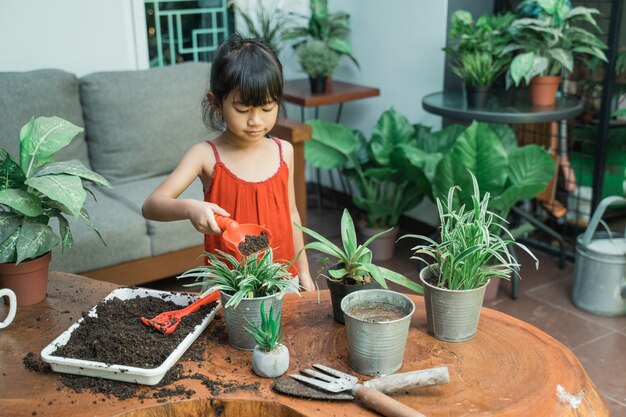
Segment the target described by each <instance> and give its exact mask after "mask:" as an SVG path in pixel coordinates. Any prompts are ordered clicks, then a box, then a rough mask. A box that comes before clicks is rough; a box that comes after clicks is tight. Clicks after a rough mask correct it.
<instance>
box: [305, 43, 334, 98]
mask: <svg viewBox="0 0 626 417" xmlns="http://www.w3.org/2000/svg"><path fill="white" fill-rule="evenodd" d="M296 54H297V55H298V62H299V63H300V66H301V67H302V69H303V70H304V72H305V73H306V74H307V75H308V76H309V81H310V83H311V93H313V94H320V93H325V92H326V79H327V77H328V76H329V75H331V74H332V73H333V71H335V68H337V64H339V55H338V54H337V53H336V52H335V51H333V50H332V49H330V48H329V47H328V45H327V44H326V43H324V42H322V41H318V40H311V41H308V42H306V43H305V44H304V45H302V46H300V47H299V48H298V49H297V50H296Z"/></svg>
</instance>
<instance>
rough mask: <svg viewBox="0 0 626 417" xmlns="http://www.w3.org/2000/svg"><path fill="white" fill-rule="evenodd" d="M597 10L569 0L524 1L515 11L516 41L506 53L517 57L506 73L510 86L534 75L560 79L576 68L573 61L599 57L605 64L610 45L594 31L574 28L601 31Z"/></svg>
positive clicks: (504, 52) (527, 79)
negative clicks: (573, 4)
mask: <svg viewBox="0 0 626 417" xmlns="http://www.w3.org/2000/svg"><path fill="white" fill-rule="evenodd" d="M599 13H600V12H599V11H598V10H597V9H593V8H587V7H582V6H577V7H572V5H571V2H570V1H569V0H525V1H523V2H521V3H520V5H519V6H518V8H517V10H516V14H517V15H518V18H517V19H516V20H515V21H514V22H513V23H512V24H511V26H510V28H509V33H510V34H511V36H512V38H513V41H512V42H511V43H510V44H509V45H508V46H507V47H506V48H505V49H504V51H503V54H514V55H515V56H514V58H513V60H512V61H511V66H510V67H509V70H508V71H507V87H509V86H510V85H512V84H515V85H516V86H517V85H519V84H520V82H521V81H522V80H525V81H526V83H527V84H528V83H530V81H531V79H532V78H533V77H535V76H550V75H552V76H558V75H560V74H561V72H562V70H563V69H566V70H567V71H569V72H571V71H572V70H573V69H574V58H575V57H577V56H580V57H582V58H591V57H596V58H598V59H600V60H602V61H604V62H606V56H605V54H604V51H603V50H604V49H606V48H607V46H606V45H605V44H604V42H602V41H601V40H600V39H598V38H597V36H596V35H595V34H594V33H592V32H591V31H589V30H587V29H585V28H583V27H580V26H575V24H576V23H584V24H588V25H590V26H591V27H593V28H594V29H595V30H596V31H597V32H598V33H602V30H601V29H600V27H599V26H598V24H597V23H596V20H595V18H594V15H598V14H599Z"/></svg>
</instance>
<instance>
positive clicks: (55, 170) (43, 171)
mask: <svg viewBox="0 0 626 417" xmlns="http://www.w3.org/2000/svg"><path fill="white" fill-rule="evenodd" d="M56 174H67V175H74V176H77V177H81V178H83V179H85V180H87V181H91V182H93V183H96V184H100V185H104V186H107V187H109V186H110V185H109V182H108V181H107V180H106V178H104V177H103V176H102V175H100V174H97V173H95V172H93V171H92V170H90V169H89V168H87V167H85V165H83V163H82V162H80V161H79V160H77V159H73V160H71V161H62V162H51V163H48V164H45V165H44V166H42V167H40V168H39V169H38V170H37V172H35V175H34V176H35V177H43V176H46V175H56Z"/></svg>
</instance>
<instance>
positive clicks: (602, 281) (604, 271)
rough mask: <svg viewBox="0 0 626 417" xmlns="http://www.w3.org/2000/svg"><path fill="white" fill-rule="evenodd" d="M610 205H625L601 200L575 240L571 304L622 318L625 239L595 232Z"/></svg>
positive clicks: (610, 199) (611, 199)
mask: <svg viewBox="0 0 626 417" xmlns="http://www.w3.org/2000/svg"><path fill="white" fill-rule="evenodd" d="M614 203H626V198H623V197H617V196H611V197H607V198H605V199H603V200H602V201H601V202H600V204H599V205H598V208H597V209H596V211H595V213H593V216H592V217H591V220H590V221H589V225H588V226H587V230H586V231H585V233H584V234H581V235H578V238H577V239H576V264H575V266H574V291H573V292H572V301H573V302H574V304H575V305H576V306H577V307H578V308H580V309H581V310H585V311H587V312H589V313H592V314H598V315H601V316H621V315H626V238H625V236H624V234H623V233H613V232H596V229H597V227H598V224H599V223H600V219H602V215H603V214H604V211H605V210H606V209H607V207H609V206H610V205H611V204H614Z"/></svg>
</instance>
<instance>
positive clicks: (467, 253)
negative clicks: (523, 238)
mask: <svg viewBox="0 0 626 417" xmlns="http://www.w3.org/2000/svg"><path fill="white" fill-rule="evenodd" d="M469 174H470V177H471V179H472V185H473V194H472V197H471V198H472V204H471V205H470V206H465V205H462V206H461V207H460V208H458V209H457V208H455V205H454V193H455V191H456V190H457V189H458V188H459V187H458V186H453V187H451V188H450V190H449V191H448V196H447V198H445V199H443V201H442V200H441V199H439V198H437V210H438V213H439V219H440V222H441V225H440V230H441V232H440V236H439V240H438V241H435V240H433V239H431V238H429V237H427V236H422V235H411V234H409V235H404V236H403V238H405V237H413V238H417V239H420V240H422V241H424V242H426V243H425V244H421V245H417V246H415V247H414V248H413V249H412V250H414V251H415V256H413V257H412V258H413V259H419V260H421V261H422V262H425V263H427V264H428V262H427V261H426V260H425V259H424V258H423V257H422V256H423V255H426V256H427V257H430V258H432V259H433V260H434V263H433V264H432V265H428V266H427V267H425V268H423V269H422V270H421V271H420V280H421V282H422V286H423V288H424V301H425V305H426V319H427V322H428V331H429V332H430V333H431V334H432V335H433V336H435V337H436V338H437V339H440V340H444V341H447V342H462V341H465V340H469V339H471V338H473V337H474V336H475V335H476V330H477V328H478V320H479V317H480V309H481V306H482V303H483V296H484V293H485V288H486V286H487V284H488V282H489V280H491V279H499V278H506V277H508V276H510V274H511V272H512V271H513V270H514V268H517V267H519V265H518V264H517V262H516V261H515V260H514V259H513V258H512V257H511V254H510V253H509V249H508V247H509V245H516V246H519V247H520V248H521V249H523V250H524V251H525V252H527V253H528V254H529V255H530V256H531V257H532V258H533V259H535V267H538V265H539V263H538V261H537V259H536V258H535V257H534V255H533V254H532V253H531V252H530V251H529V250H528V249H527V248H526V247H525V246H524V245H522V244H520V243H518V242H515V239H514V238H513V236H512V235H511V233H510V232H509V231H508V230H507V228H506V227H505V224H506V221H505V220H504V219H503V218H501V217H499V216H498V215H496V214H495V213H493V212H492V211H490V210H489V207H488V206H489V199H490V197H491V196H490V194H489V192H485V194H484V195H483V196H482V197H481V195H480V189H479V187H478V181H477V180H476V177H475V176H474V175H473V174H472V173H471V171H470V172H469Z"/></svg>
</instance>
